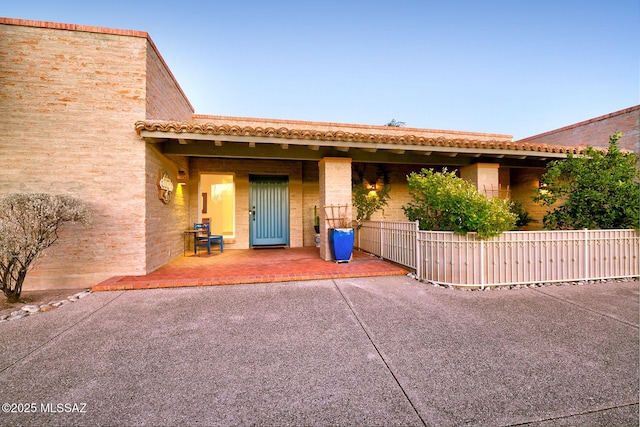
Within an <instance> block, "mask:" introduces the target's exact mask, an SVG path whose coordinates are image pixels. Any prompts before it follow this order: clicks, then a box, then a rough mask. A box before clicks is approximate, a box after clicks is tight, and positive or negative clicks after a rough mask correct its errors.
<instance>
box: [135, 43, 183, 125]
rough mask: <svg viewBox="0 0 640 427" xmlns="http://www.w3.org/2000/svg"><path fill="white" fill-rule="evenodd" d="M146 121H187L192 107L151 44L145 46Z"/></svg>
mask: <svg viewBox="0 0 640 427" xmlns="http://www.w3.org/2000/svg"><path fill="white" fill-rule="evenodd" d="M146 100H147V112H146V113H147V115H146V119H148V120H177V121H189V120H190V119H191V117H192V115H193V107H192V106H191V104H190V103H189V100H188V99H187V97H186V96H185V94H184V92H182V88H180V85H179V84H178V82H177V81H176V80H175V78H174V76H173V74H171V71H170V70H169V68H168V67H167V65H166V64H165V62H164V60H163V59H162V56H160V54H159V53H158V51H157V50H156V49H155V46H154V45H153V44H152V43H148V44H147V98H146Z"/></svg>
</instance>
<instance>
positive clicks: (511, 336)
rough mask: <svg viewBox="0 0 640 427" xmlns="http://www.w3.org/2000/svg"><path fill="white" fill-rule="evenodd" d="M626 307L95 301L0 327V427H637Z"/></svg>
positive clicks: (567, 299)
mask: <svg viewBox="0 0 640 427" xmlns="http://www.w3.org/2000/svg"><path fill="white" fill-rule="evenodd" d="M639 294H640V293H639V286H638V282H623V283H601V284H592V285H584V286H552V287H544V288H535V289H518V290H515V289H514V290H503V291H495V290H493V291H473V292H472V291H459V290H458V291H454V290H449V289H444V288H437V287H433V286H430V285H427V284H423V283H419V282H416V281H414V280H412V279H409V278H407V277H380V278H358V279H333V280H317V281H307V282H288V283H268V284H251V285H234V286H214V287H199V288H183V289H154V290H144V291H114V292H97V293H93V294H91V295H89V296H87V297H85V298H83V299H82V300H80V301H78V302H76V303H74V304H67V305H64V306H62V307H60V308H58V309H56V310H53V311H50V312H47V313H41V314H38V315H35V316H31V317H28V318H25V319H19V320H16V321H12V322H5V323H2V324H0V343H1V346H0V404H3V406H2V411H3V412H0V425H70V424H73V425H207V426H209V425H212V426H213V425H222V426H227V425H358V426H361V425H385V426H387V425H411V426H413V425H416V426H420V425H429V426H431V425H433V426H468V425H478V426H511V425H529V426H552V425H553V426H558V425H560V426H562V425H567V426H569V425H571V426H575V425H585V426H593V425H615V426H625V425H630V426H637V425H638V393H639V391H638V382H639V380H638V364H639V356H638V353H639V345H638V318H639V307H638V306H639V304H638V298H639ZM7 404H8V405H9V406H7ZM27 411H28V412H27Z"/></svg>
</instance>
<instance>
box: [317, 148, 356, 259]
mask: <svg viewBox="0 0 640 427" xmlns="http://www.w3.org/2000/svg"><path fill="white" fill-rule="evenodd" d="M351 162H352V161H351V159H350V158H342V157H337V158H336V157H325V158H323V159H322V160H320V162H319V163H318V166H319V190H320V206H319V208H320V258H322V259H324V260H327V261H328V260H330V259H331V258H332V257H331V251H330V249H329V239H328V236H329V235H328V230H329V229H330V228H340V227H341V224H340V221H344V222H345V223H346V225H349V224H351V219H352V218H353V215H352V199H351V178H352V171H351ZM328 206H338V208H328ZM339 206H345V208H344V210H341V208H340V207H339Z"/></svg>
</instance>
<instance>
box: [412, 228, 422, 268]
mask: <svg viewBox="0 0 640 427" xmlns="http://www.w3.org/2000/svg"><path fill="white" fill-rule="evenodd" d="M414 232H415V234H416V237H415V260H414V261H415V263H416V264H415V265H416V276H418V280H421V279H422V254H421V253H420V242H419V241H418V235H419V233H420V227H419V225H418V221H416V222H415V229H414Z"/></svg>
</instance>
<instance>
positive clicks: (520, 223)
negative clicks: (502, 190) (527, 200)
mask: <svg viewBox="0 0 640 427" xmlns="http://www.w3.org/2000/svg"><path fill="white" fill-rule="evenodd" d="M509 209H511V212H512V213H513V214H514V215H515V216H516V229H520V228H521V227H526V226H527V225H529V224H530V223H532V222H538V220H537V219H535V218H534V217H532V216H531V214H529V212H527V211H526V210H525V209H524V207H523V206H522V202H521V201H519V200H514V201H512V202H511V206H510V207H509Z"/></svg>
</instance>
